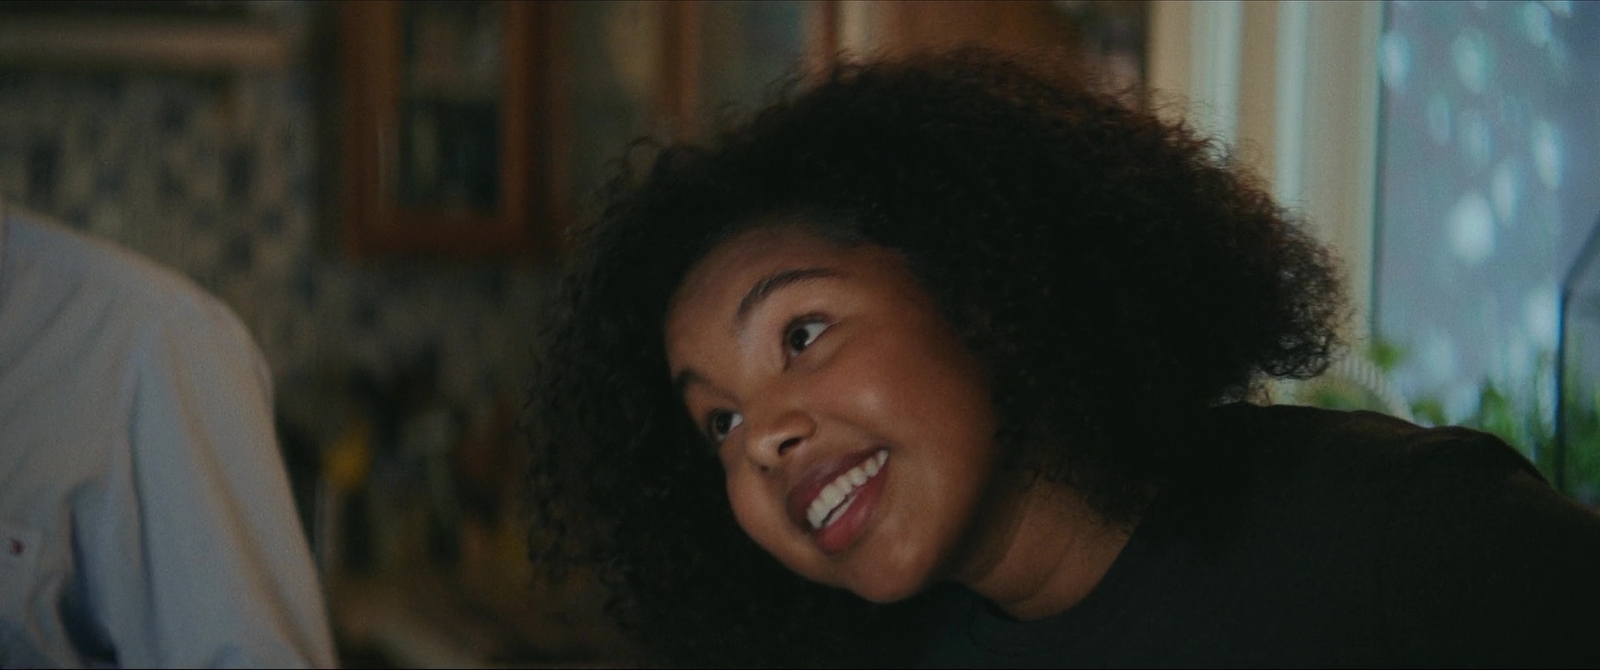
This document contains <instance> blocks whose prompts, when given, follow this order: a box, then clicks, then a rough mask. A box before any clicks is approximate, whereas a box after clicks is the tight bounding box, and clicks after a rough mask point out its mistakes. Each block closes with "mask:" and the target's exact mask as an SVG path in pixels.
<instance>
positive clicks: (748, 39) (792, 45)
mask: <svg viewBox="0 0 1600 670" xmlns="http://www.w3.org/2000/svg"><path fill="white" fill-rule="evenodd" d="M818 4H820V3H817V2H805V1H796V0H781V1H780V0H773V1H766V0H762V1H755V0H739V1H737V2H707V3H705V4H704V10H702V11H703V12H704V14H703V15H702V17H701V21H702V23H701V30H700V39H701V58H700V81H701V82H702V84H701V85H702V86H703V90H702V91H701V93H700V100H699V103H700V105H699V106H700V109H701V110H703V112H704V113H705V114H706V115H707V118H708V119H711V120H715V119H717V118H718V117H719V116H721V115H722V113H723V112H724V111H733V112H746V113H748V112H749V111H752V110H754V109H757V108H759V107H760V106H761V104H762V102H764V101H765V100H766V99H767V98H768V97H769V94H770V93H772V91H769V90H768V87H769V86H771V85H772V84H773V83H774V82H776V81H777V80H778V79H779V78H781V77H784V76H785V75H796V74H799V73H801V68H802V67H804V65H805V57H806V26H807V22H808V19H809V14H808V13H809V12H811V11H816V7H815V6H816V5H818ZM729 105H733V106H734V107H733V108H731V109H729V108H728V106H729Z"/></svg>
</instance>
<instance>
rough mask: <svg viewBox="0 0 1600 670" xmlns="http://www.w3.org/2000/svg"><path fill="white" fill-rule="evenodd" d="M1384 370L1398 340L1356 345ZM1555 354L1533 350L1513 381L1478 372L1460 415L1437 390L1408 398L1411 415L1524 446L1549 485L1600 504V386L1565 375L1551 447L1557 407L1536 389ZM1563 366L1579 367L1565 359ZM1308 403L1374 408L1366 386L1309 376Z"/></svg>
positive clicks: (1549, 376) (1549, 379) (1396, 357)
mask: <svg viewBox="0 0 1600 670" xmlns="http://www.w3.org/2000/svg"><path fill="white" fill-rule="evenodd" d="M1357 355H1361V356H1365V357H1366V359H1367V360H1368V361H1370V362H1371V363H1372V364H1373V365H1375V366H1377V367H1378V368H1379V369H1380V370H1382V371H1383V372H1384V373H1385V374H1387V373H1390V372H1392V371H1393V370H1395V369H1396V368H1398V367H1399V366H1400V365H1401V364H1402V363H1404V361H1405V359H1406V351H1405V350H1404V349H1403V348H1402V347H1400V346H1399V345H1397V344H1395V343H1392V342H1388V341H1385V340H1382V339H1378V340H1375V341H1374V342H1373V343H1372V344H1371V345H1370V346H1369V347H1368V348H1367V349H1366V350H1365V351H1363V352H1360V354H1357ZM1554 359H1555V356H1554V355H1553V353H1552V352H1549V351H1544V352H1541V353H1540V354H1539V355H1538V359H1537V365H1536V366H1535V369H1534V373H1533V374H1532V375H1530V376H1529V377H1528V378H1526V379H1523V380H1518V381H1516V382H1514V383H1512V384H1506V383H1503V382H1502V383H1496V382H1495V381H1494V380H1492V379H1488V378H1485V379H1483V380H1482V381H1481V382H1480V384H1479V386H1478V402H1477V406H1476V407H1475V408H1474V409H1473V410H1472V411H1471V412H1469V413H1467V414H1466V415H1464V416H1450V415H1449V413H1448V412H1447V411H1446V408H1445V404H1444V403H1443V402H1442V401H1441V400H1440V399H1439V398H1437V397H1435V396H1432V395H1424V396H1420V397H1415V398H1408V399H1407V400H1408V402H1407V405H1408V406H1409V408H1410V410H1411V414H1412V417H1413V418H1414V419H1415V420H1416V421H1417V422H1418V423H1422V424H1427V425H1435V426H1442V425H1460V426H1465V427H1468V428H1474V429H1477V430H1482V431H1484V432H1488V433H1493V434H1494V435H1497V436H1499V437H1500V438H1501V439H1503V440H1505V441H1506V442H1507V443H1508V444H1510V445H1511V446H1513V447H1515V448H1516V449H1517V450H1518V451H1521V452H1522V454H1523V455H1524V456H1526V457H1527V458H1528V460H1530V461H1532V462H1533V464H1534V466H1535V467H1537V468H1538V469H1539V471H1540V472H1541V473H1543V474H1544V476H1545V478H1546V479H1548V480H1549V481H1550V482H1551V483H1552V484H1557V483H1559V484H1560V486H1561V488H1562V489H1563V492H1565V493H1567V494H1568V495H1571V496H1573V497H1574V498H1576V499H1578V500H1579V501H1580V502H1583V503H1584V504H1587V505H1589V506H1600V393H1597V392H1596V391H1597V389H1596V385H1595V383H1596V381H1600V380H1596V379H1589V378H1585V377H1583V376H1582V375H1574V376H1572V377H1571V378H1569V379H1568V380H1567V383H1566V389H1565V393H1564V394H1563V395H1564V398H1565V399H1564V403H1565V406H1566V409H1565V411H1566V415H1565V417H1564V419H1565V425H1564V430H1565V433H1566V436H1565V437H1566V440H1565V442H1566V448H1565V451H1564V453H1562V452H1561V450H1558V449H1557V447H1556V434H1555V414H1556V412H1557V411H1558V408H1556V407H1552V406H1550V405H1551V399H1550V398H1549V397H1548V394H1546V393H1541V392H1540V390H1541V389H1543V388H1548V387H1549V386H1550V385H1551V384H1552V383H1553V382H1554V379H1553V377H1554V374H1555V364H1554ZM1568 369H1569V370H1573V369H1583V368H1582V367H1581V366H1577V365H1574V364H1572V363H1571V362H1569V364H1568ZM1301 397H1302V399H1303V400H1304V401H1305V402H1307V403H1309V404H1312V405H1316V406H1319V407H1327V408H1331V409H1377V410H1382V407H1379V406H1376V403H1375V400H1374V398H1373V397H1372V394H1371V393H1370V392H1367V391H1364V390H1362V389H1361V388H1360V387H1358V386H1355V385H1351V384H1339V383H1313V384H1309V385H1308V386H1307V387H1306V389H1305V391H1304V392H1303V393H1302V394H1301Z"/></svg>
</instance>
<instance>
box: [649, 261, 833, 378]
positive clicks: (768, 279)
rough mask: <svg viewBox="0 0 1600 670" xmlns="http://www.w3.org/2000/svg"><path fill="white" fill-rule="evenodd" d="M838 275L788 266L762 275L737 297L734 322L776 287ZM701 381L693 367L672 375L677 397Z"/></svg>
mask: <svg viewBox="0 0 1600 670" xmlns="http://www.w3.org/2000/svg"><path fill="white" fill-rule="evenodd" d="M838 275H839V273H838V272H836V271H834V270H831V269H828V268H790V269H788V270H780V271H778V272H774V273H772V274H770V275H767V276H765V277H762V278H761V279H758V280H756V283H754V284H752V285H751V286H750V290H749V291H747V292H745V294H744V297H743V298H740V299H739V308H738V309H737V310H735V311H734V322H735V323H738V324H743V323H744V321H745V320H746V319H748V318H749V317H750V312H751V310H754V309H755V308H756V306H757V305H760V304H761V301H763V300H766V299H767V298H768V297H769V296H771V295H772V294H773V293H774V292H776V291H777V290H778V289H781V288H783V287H785V286H789V285H791V284H798V283H801V282H808V281H814V280H817V279H822V278H824V277H836V276H838ZM703 383H705V377H702V376H700V374H699V373H698V372H695V371H694V369H693V368H685V369H684V370H683V371H681V372H679V373H678V374H676V375H674V376H673V377H672V387H673V389H674V390H676V391H677V392H678V396H679V397H682V396H683V394H684V391H685V390H687V389H688V388H689V386H690V385H691V384H703Z"/></svg>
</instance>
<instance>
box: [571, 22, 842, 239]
mask: <svg viewBox="0 0 1600 670" xmlns="http://www.w3.org/2000/svg"><path fill="white" fill-rule="evenodd" d="M544 6H545V7H546V8H547V9H548V11H549V12H550V14H549V15H548V16H547V21H548V26H549V29H548V31H547V32H546V33H545V35H546V40H547V44H548V47H549V49H550V51H549V53H550V59H549V61H548V63H547V64H548V66H549V68H550V69H549V70H548V73H549V74H548V76H547V81H549V82H550V88H549V97H548V100H549V102H550V105H551V107H550V114H549V118H550V120H551V123H550V124H549V125H548V126H547V127H546V128H545V132H546V133H547V134H548V138H549V139H548V142H547V144H548V146H549V147H550V152H549V158H550V165H551V168H550V173H549V175H550V177H549V184H550V186H549V193H550V194H551V198H552V211H553V212H554V214H555V220H556V221H558V222H559V224H560V225H563V226H565V225H572V224H574V223H577V222H582V221H587V220H591V219H592V218H594V217H595V216H598V215H599V213H600V212H599V209H600V205H601V203H602V198H601V196H600V194H601V192H602V191H603V190H604V187H605V185H606V183H607V182H608V181H609V180H610V179H611V178H612V177H614V176H616V175H617V174H618V173H619V169H618V162H619V161H621V160H624V159H625V158H626V157H628V155H629V154H630V152H629V150H628V148H629V146H630V145H631V144H633V143H634V142H635V141H637V140H640V139H643V138H647V141H654V142H658V143H662V142H671V141H685V140H689V141H692V140H694V139H697V138H701V137H703V136H704V135H705V134H706V133H707V132H708V131H709V129H710V128H711V126H712V125H713V124H714V123H715V122H716V119H717V118H718V117H721V116H725V115H729V114H737V113H739V112H747V111H752V110H754V109H756V108H758V107H759V106H760V104H761V103H762V102H763V101H764V99H765V97H766V96H765V94H766V93H767V92H768V89H767V86H768V84H770V83H771V82H772V81H773V80H775V79H777V78H779V77H781V76H783V75H784V74H786V73H802V74H809V73H814V72H816V71H818V70H819V68H820V66H821V65H822V64H824V63H827V62H829V61H830V60H831V56H832V51H833V47H832V44H833V39H832V36H833V32H834V27H833V25H834V21H833V19H832V12H833V7H834V3H833V2H830V1H819V0H810V1H806V0H766V1H761V2H754V1H748V0H746V1H736V2H734V1H730V2H702V1H701V0H679V1H677V2H652V1H648V0H645V1H638V0H613V1H607V2H597V1H583V2H551V3H544ZM648 155H649V151H647V150H646V151H638V152H634V153H632V157H633V158H635V159H642V158H646V157H648ZM645 167H646V166H643V165H636V166H635V168H636V169H644V168H645Z"/></svg>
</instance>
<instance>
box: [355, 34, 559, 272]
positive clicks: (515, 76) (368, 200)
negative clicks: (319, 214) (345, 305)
mask: <svg viewBox="0 0 1600 670" xmlns="http://www.w3.org/2000/svg"><path fill="white" fill-rule="evenodd" d="M337 12H338V31H339V32H338V39H339V49H338V53H339V57H340V60H341V63H340V78H341V80H340V91H341V103H342V104H341V109H340V114H341V117H342V118H341V128H340V130H341V136H342V141H341V144H342V152H341V153H342V154H343V191H344V192H343V196H344V198H343V199H344V202H343V205H342V209H343V218H344V224H343V225H344V237H345V246H346V250H347V251H348V252H349V253H350V254H352V255H355V256H394V255H399V256H435V257H438V256H448V257H483V256H503V255H515V254H525V253H529V252H532V251H536V250H537V249H538V247H539V246H540V244H539V243H540V242H543V241H545V240H544V236H543V235H541V230H540V226H539V225H537V224H538V221H539V220H540V219H538V218H536V216H535V215H536V211H535V210H536V201H537V200H538V194H539V193H540V191H539V189H538V188H537V181H536V180H537V175H536V174H535V173H536V166H537V165H538V161H537V157H538V156H537V153H538V152H537V149H538V147H537V145H536V144H535V142H534V135H535V133H533V132H532V129H533V128H534V127H535V124H536V122H537V119H535V118H534V117H535V108H536V106H537V105H536V103H537V96H536V90H537V86H536V84H537V82H536V81H535V78H536V73H537V71H538V69H537V68H535V67H534V61H535V59H536V58H537V57H538V55H539V54H537V53H536V51H537V50H536V48H535V47H536V45H535V43H534V36H535V30H536V26H537V24H538V20H539V17H538V14H539V12H540V8H539V6H538V5H536V4H532V3H521V2H349V3H338V4H337Z"/></svg>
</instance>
